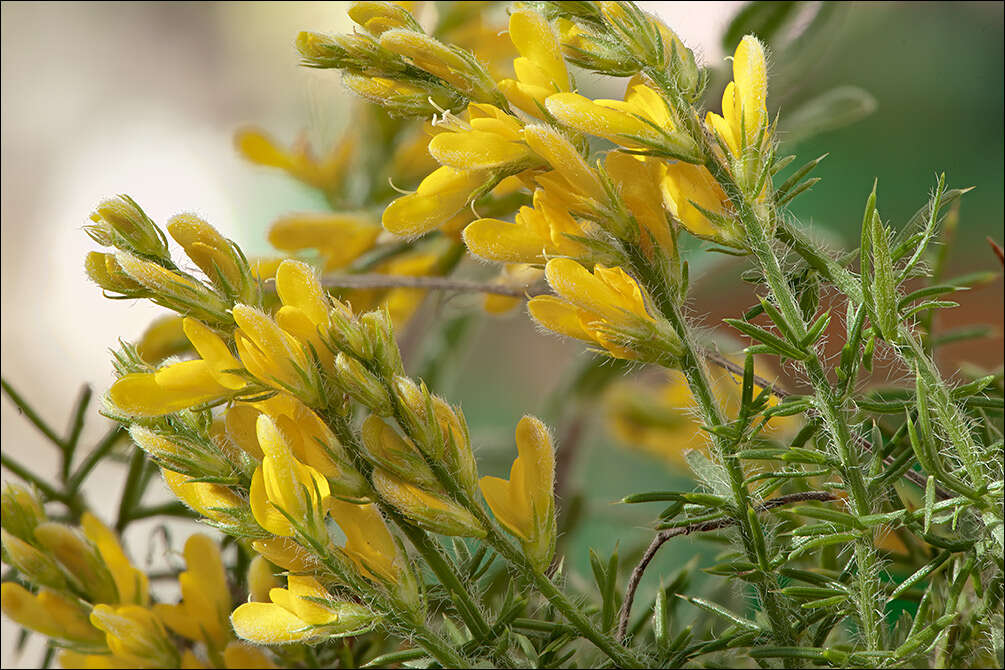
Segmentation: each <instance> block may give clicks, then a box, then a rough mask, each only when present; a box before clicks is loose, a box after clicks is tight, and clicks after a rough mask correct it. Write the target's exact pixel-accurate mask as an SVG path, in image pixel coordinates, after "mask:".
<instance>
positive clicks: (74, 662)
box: [2, 484, 276, 668]
mask: <svg viewBox="0 0 1005 670" xmlns="http://www.w3.org/2000/svg"><path fill="white" fill-rule="evenodd" d="M2 505H3V531H2V535H3V551H4V560H5V561H6V562H8V563H10V565H11V566H12V567H14V568H15V569H16V570H17V571H18V572H19V573H20V575H21V576H22V578H23V580H24V581H23V582H22V583H23V584H24V585H22V583H18V582H15V581H9V582H6V581H5V582H4V583H3V601H2V602H3V612H4V614H6V615H7V616H9V617H10V618H11V620H13V621H15V622H17V623H18V624H20V625H21V626H24V627H25V628H27V629H30V630H33V631H36V632H38V633H41V634H42V635H45V636H46V637H49V638H51V639H53V640H55V641H57V642H58V644H59V645H60V646H62V647H64V651H62V652H61V654H60V662H61V663H62V665H63V666H64V667H67V668H84V667H88V668H89V667H113V668H149V667H159V668H169V667H179V664H180V665H181V667H186V668H204V667H206V668H248V667H256V668H269V667H276V666H275V664H274V663H273V661H272V660H271V658H270V655H269V654H268V652H266V651H265V650H264V649H262V648H259V647H256V646H254V645H250V644H248V643H245V642H241V641H238V640H237V639H236V638H235V636H234V634H233V632H232V631H231V628H230V625H229V624H228V621H227V619H228V615H229V614H230V610H231V607H232V600H231V595H230V589H229V586H228V583H227V574H226V571H225V569H224V565H223V561H222V559H221V557H220V550H219V548H218V547H217V545H216V543H215V542H214V541H213V540H211V539H210V538H209V537H207V536H205V535H200V534H196V535H193V536H191V537H190V538H189V539H188V541H187V542H186V543H185V554H184V555H185V562H186V564H187V566H188V569H187V570H185V571H183V572H182V573H181V574H179V575H178V584H179V586H180V588H181V602H180V603H178V604H176V605H169V604H165V603H152V602H151V600H152V599H151V596H150V593H149V585H148V583H149V579H148V577H147V575H146V574H145V573H144V572H142V571H140V570H138V569H137V568H136V567H134V566H133V564H132V563H131V562H130V561H129V559H128V557H127V556H126V554H125V552H124V551H123V549H122V546H121V545H120V544H119V540H118V538H117V537H116V536H115V533H114V532H112V530H111V529H110V528H108V527H107V526H105V525H104V524H103V523H102V522H101V521H99V520H98V519H97V518H96V517H94V516H92V515H91V514H90V513H86V512H85V513H84V515H83V517H82V519H81V525H80V527H79V528H78V527H73V526H68V525H66V524H63V523H58V522H55V521H50V520H49V519H48V517H47V516H46V513H45V510H44V509H43V507H42V505H41V504H40V502H39V500H38V498H37V496H36V494H35V493H34V492H33V491H31V490H29V489H26V488H24V487H20V486H15V485H11V484H8V485H7V486H6V488H5V489H4V491H3V494H2ZM26 586H28V587H30V589H31V590H29V588H26ZM169 632H170V633H174V634H175V635H177V636H179V638H181V639H180V640H179V638H175V637H172V636H171V635H169Z"/></svg>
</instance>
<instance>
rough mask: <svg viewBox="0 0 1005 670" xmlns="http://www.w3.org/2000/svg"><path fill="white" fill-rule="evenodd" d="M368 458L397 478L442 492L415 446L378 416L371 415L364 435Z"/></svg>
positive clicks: (364, 426) (362, 432)
mask: <svg viewBox="0 0 1005 670" xmlns="http://www.w3.org/2000/svg"><path fill="white" fill-rule="evenodd" d="M360 435H361V437H362V439H363V446H364V447H366V454H365V456H366V457H367V458H368V459H369V460H371V461H372V462H373V463H374V464H375V465H378V466H380V467H382V468H384V469H385V470H387V471H388V472H391V473H393V474H394V475H395V476H397V477H400V478H401V479H403V480H405V481H409V482H413V483H415V484H418V485H419V486H424V487H427V488H439V484H438V483H437V480H436V476H435V475H434V474H433V471H432V470H430V469H429V465H427V464H426V461H425V459H423V458H422V454H420V453H419V451H418V450H417V449H416V448H415V446H414V445H413V444H412V443H411V442H409V441H407V440H405V439H404V438H403V437H401V436H400V435H398V433H397V431H395V430H394V428H392V427H391V426H389V425H388V424H387V423H385V422H384V421H383V420H381V419H380V418H378V417H377V416H375V415H373V414H371V415H370V416H368V417H367V418H366V421H364V422H363V428H362V430H361V431H360Z"/></svg>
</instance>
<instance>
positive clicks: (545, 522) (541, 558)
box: [481, 416, 556, 572]
mask: <svg viewBox="0 0 1005 670" xmlns="http://www.w3.org/2000/svg"><path fill="white" fill-rule="evenodd" d="M516 448H517V452H518V453H519V456H517V458H516V460H514V461H513V466H512V467H511V468H510V476H509V479H508V480H506V479H500V478H499V477H482V479H481V489H482V495H484V496H485V501H486V502H487V503H488V505H489V507H490V508H491V509H492V513H493V514H495V517H496V519H498V520H499V523H501V524H502V525H503V526H504V527H505V528H506V530H508V531H509V532H510V533H512V534H513V535H515V536H516V537H517V538H519V539H520V542H521V543H522V544H523V547H524V551H525V552H526V554H527V557H528V558H529V559H530V561H531V563H532V564H533V565H534V567H535V568H537V569H538V570H540V571H541V572H543V571H544V570H546V569H547V568H548V566H549V565H550V564H551V557H552V555H553V554H554V552H555V533H556V525H555V495H554V487H555V451H554V449H553V448H552V445H551V437H550V436H549V435H548V429H547V428H545V426H544V424H543V423H541V422H540V421H539V420H538V419H536V418H534V417H532V416H525V417H523V418H522V419H520V423H518V424H517V427H516Z"/></svg>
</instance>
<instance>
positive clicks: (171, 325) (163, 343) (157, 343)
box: [136, 314, 192, 365]
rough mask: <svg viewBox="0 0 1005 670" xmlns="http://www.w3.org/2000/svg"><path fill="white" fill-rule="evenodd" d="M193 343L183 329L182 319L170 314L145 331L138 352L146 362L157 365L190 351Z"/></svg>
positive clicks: (153, 323) (157, 320) (137, 347)
mask: <svg viewBox="0 0 1005 670" xmlns="http://www.w3.org/2000/svg"><path fill="white" fill-rule="evenodd" d="M191 346H192V345H191V343H190V342H189V341H188V338H187V337H186V336H185V330H184V329H183V328H182V317H180V316H175V315H173V314H169V315H167V316H161V317H158V318H156V319H154V320H153V321H152V322H151V323H150V325H149V326H147V329H146V330H144V331H143V335H142V336H141V337H140V341H139V342H137V344H136V352H137V353H138V354H139V355H140V358H142V359H143V361H144V362H146V363H149V364H150V365H157V364H158V363H160V362H161V361H163V360H164V359H165V358H167V357H168V356H176V355H178V354H181V353H184V352H185V351H188V349H189V348H190V347H191Z"/></svg>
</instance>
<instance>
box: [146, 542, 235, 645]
mask: <svg viewBox="0 0 1005 670" xmlns="http://www.w3.org/2000/svg"><path fill="white" fill-rule="evenodd" d="M185 565H186V566H187V567H188V569H187V570H186V571H184V572H182V573H181V574H180V575H178V584H179V585H180V586H181V598H182V600H181V602H180V603H179V604H177V605H166V604H157V605H154V608H153V609H154V613H156V614H157V616H158V617H160V620H161V621H163V622H164V625H166V626H167V627H168V628H170V629H171V630H172V631H174V632H175V633H177V634H179V635H181V636H183V637H187V638H188V639H190V640H194V641H196V642H202V643H203V644H205V645H206V648H207V651H208V652H209V656H210V658H211V659H216V660H219V659H220V654H221V653H222V652H223V650H224V649H225V648H226V646H227V643H228V642H229V641H230V640H231V635H230V625H229V624H228V616H229V614H230V591H229V589H228V588H227V573H226V571H225V570H224V567H223V561H222V559H221V558H220V550H219V548H218V547H217V546H216V543H215V542H213V540H211V539H209V538H208V537H207V536H205V535H201V534H195V535H193V536H191V537H190V538H189V539H188V540H186V541H185Z"/></svg>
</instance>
